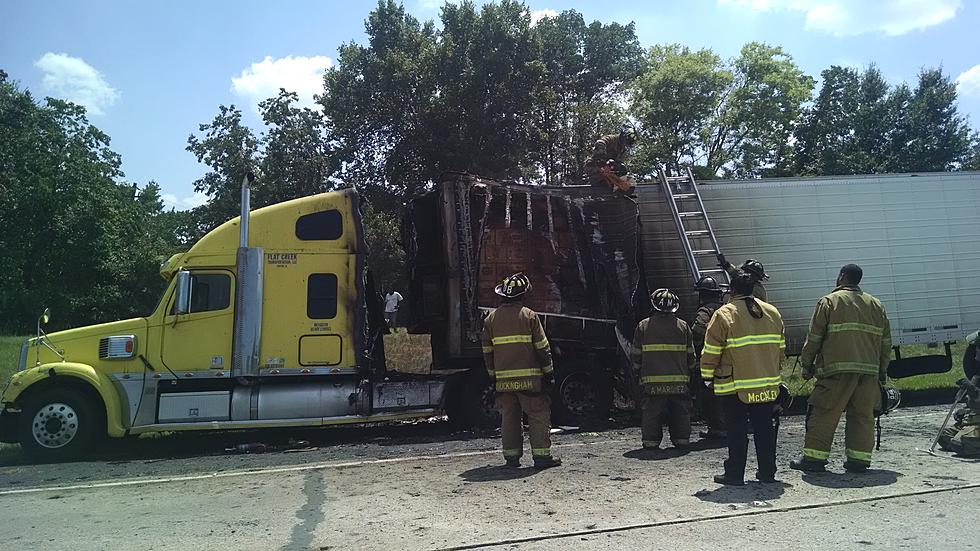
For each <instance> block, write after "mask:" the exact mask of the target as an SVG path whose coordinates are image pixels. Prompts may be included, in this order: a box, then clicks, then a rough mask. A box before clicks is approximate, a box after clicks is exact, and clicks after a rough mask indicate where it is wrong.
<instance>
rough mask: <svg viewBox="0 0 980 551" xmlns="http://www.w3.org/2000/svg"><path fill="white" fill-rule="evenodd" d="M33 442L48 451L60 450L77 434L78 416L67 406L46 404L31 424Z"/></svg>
mask: <svg viewBox="0 0 980 551" xmlns="http://www.w3.org/2000/svg"><path fill="white" fill-rule="evenodd" d="M31 432H32V434H33V435H34V441H35V442H37V443H38V444H40V445H41V446H44V447H45V448H49V449H56V448H62V447H64V446H67V445H68V443H69V442H71V441H72V440H73V439H74V438H75V435H76V434H78V414H77V413H76V412H75V410H74V409H73V408H72V407H71V406H69V405H68V404H62V403H60V402H58V403H53V404H47V405H46V406H44V407H42V408H41V409H40V410H38V412H37V415H35V416H34V421H33V422H32V423H31Z"/></svg>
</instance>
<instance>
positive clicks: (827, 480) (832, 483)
mask: <svg viewBox="0 0 980 551" xmlns="http://www.w3.org/2000/svg"><path fill="white" fill-rule="evenodd" d="M900 476H902V474H901V473H897V472H895V471H889V470H885V469H868V471H867V472H865V473H861V474H857V473H848V472H845V473H834V472H825V473H803V482H806V483H807V484H812V485H814V486H820V487H821V488H874V487H876V486H888V485H891V484H894V483H896V482H898V477H900Z"/></svg>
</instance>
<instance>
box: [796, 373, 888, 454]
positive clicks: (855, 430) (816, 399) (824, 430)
mask: <svg viewBox="0 0 980 551" xmlns="http://www.w3.org/2000/svg"><path fill="white" fill-rule="evenodd" d="M879 401H881V389H880V387H879V383H878V376H877V375H865V374H862V373H838V374H837V375H832V376H830V377H824V378H821V379H818V380H817V384H816V386H815V387H814V388H813V392H812V393H811V394H810V407H809V409H808V410H807V415H806V439H805V440H804V443H803V457H804V458H806V459H807V460H809V461H817V462H820V463H826V462H827V460H828V459H829V458H830V447H831V445H833V443H834V432H836V431H837V423H838V422H840V416H841V413H843V412H844V411H847V424H846V425H845V427H844V448H845V453H846V455H847V458H848V459H849V460H851V461H852V462H855V463H860V464H863V465H870V464H871V451H872V449H874V443H875V434H874V432H875V414H874V410H875V408H876V407H877V406H878V402H879Z"/></svg>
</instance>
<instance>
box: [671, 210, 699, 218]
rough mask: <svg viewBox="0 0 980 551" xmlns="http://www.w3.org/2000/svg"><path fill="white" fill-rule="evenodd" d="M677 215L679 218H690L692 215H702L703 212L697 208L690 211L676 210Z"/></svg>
mask: <svg viewBox="0 0 980 551" xmlns="http://www.w3.org/2000/svg"><path fill="white" fill-rule="evenodd" d="M677 215H678V216H680V217H681V218H690V217H692V216H704V213H703V212H701V211H699V210H692V211H690V212H678V213H677Z"/></svg>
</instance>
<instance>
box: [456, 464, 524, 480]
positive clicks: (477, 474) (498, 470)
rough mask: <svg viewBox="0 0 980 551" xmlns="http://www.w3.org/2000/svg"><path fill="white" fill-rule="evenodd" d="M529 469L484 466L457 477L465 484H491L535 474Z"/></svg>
mask: <svg viewBox="0 0 980 551" xmlns="http://www.w3.org/2000/svg"><path fill="white" fill-rule="evenodd" d="M537 473H538V471H537V470H536V469H533V468H531V467H523V468H520V469H515V468H513V467H507V466H504V465H486V466H483V467H477V468H475V469H470V470H468V471H463V472H461V473H459V477H460V478H462V479H463V480H465V481H467V482H493V481H495V480H517V479H520V478H527V477H529V476H533V475H535V474H537Z"/></svg>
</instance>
